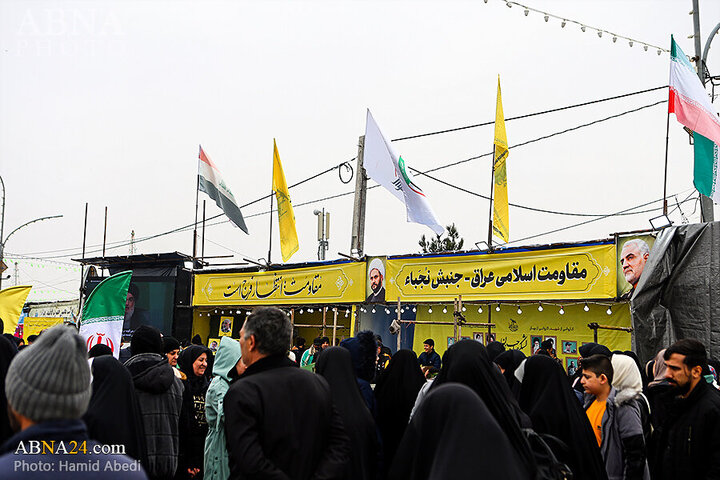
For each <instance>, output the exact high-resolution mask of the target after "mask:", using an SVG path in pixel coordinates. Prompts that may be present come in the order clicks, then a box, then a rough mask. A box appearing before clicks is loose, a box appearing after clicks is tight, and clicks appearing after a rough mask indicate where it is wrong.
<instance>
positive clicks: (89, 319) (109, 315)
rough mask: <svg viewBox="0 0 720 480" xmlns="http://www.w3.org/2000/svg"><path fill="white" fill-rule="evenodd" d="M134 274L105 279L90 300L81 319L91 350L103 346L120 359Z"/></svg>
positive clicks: (84, 336)
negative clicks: (100, 344)
mask: <svg viewBox="0 0 720 480" xmlns="http://www.w3.org/2000/svg"><path fill="white" fill-rule="evenodd" d="M131 277H132V271H127V272H120V273H116V274H115V275H113V276H111V277H108V278H106V279H105V280H103V281H102V282H100V283H99V284H98V286H97V287H95V289H94V290H93V291H92V292H91V293H90V295H89V296H88V299H87V301H86V302H85V305H84V306H83V309H82V313H81V315H80V335H81V336H82V337H83V338H84V339H85V342H86V344H87V348H88V350H90V349H91V348H92V347H93V346H95V345H97V344H99V343H104V344H105V345H107V346H108V347H110V349H111V350H112V352H113V356H114V357H115V358H118V356H119V355H120V343H121V341H122V328H123V321H124V320H125V301H126V299H127V292H128V287H129V286H130V279H131Z"/></svg>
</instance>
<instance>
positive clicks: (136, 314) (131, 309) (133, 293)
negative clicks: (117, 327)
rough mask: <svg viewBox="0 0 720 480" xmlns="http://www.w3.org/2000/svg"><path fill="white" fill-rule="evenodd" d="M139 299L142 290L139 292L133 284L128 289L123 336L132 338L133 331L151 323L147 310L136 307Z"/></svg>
mask: <svg viewBox="0 0 720 480" xmlns="http://www.w3.org/2000/svg"><path fill="white" fill-rule="evenodd" d="M139 299H140V290H138V287H137V285H135V284H134V283H131V284H130V287H128V293H127V300H125V321H124V322H123V336H127V337H131V336H132V331H133V330H135V329H136V328H138V327H139V326H140V325H148V324H149V323H150V315H148V312H147V310H145V309H143V308H140V307H136V306H135V305H136V303H137V301H138V300H139ZM126 332H127V333H126Z"/></svg>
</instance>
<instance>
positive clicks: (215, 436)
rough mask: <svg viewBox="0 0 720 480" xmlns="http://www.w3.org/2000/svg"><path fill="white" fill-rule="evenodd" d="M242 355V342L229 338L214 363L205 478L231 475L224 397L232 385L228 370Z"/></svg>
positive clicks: (208, 404)
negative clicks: (226, 437) (226, 438)
mask: <svg viewBox="0 0 720 480" xmlns="http://www.w3.org/2000/svg"><path fill="white" fill-rule="evenodd" d="M240 356H241V352H240V343H239V342H238V341H237V340H233V339H232V338H230V337H223V338H222V339H221V340H220V346H219V347H218V350H217V353H216V354H215V364H214V365H213V372H212V373H213V380H212V382H211V383H210V387H209V388H208V391H207V393H206V394H205V418H206V419H207V423H208V434H207V438H206V439H205V472H204V478H205V480H218V479H222V480H225V479H227V478H229V477H230V465H229V460H228V452H227V447H226V445H225V412H224V410H223V400H224V399H225V394H226V393H227V391H228V389H229V388H230V379H229V378H228V372H230V370H232V369H233V368H235V365H236V364H237V362H238V360H240Z"/></svg>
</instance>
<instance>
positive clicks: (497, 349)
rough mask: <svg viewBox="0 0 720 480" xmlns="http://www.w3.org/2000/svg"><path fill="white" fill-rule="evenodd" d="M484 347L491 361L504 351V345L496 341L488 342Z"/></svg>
mask: <svg viewBox="0 0 720 480" xmlns="http://www.w3.org/2000/svg"><path fill="white" fill-rule="evenodd" d="M485 348H486V349H487V353H488V357H490V361H491V362H494V361H495V359H496V358H497V356H498V355H500V354H501V353H503V352H504V351H505V345H503V343H502V342H498V341H492V342H488V344H487V347H485Z"/></svg>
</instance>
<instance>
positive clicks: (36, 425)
mask: <svg viewBox="0 0 720 480" xmlns="http://www.w3.org/2000/svg"><path fill="white" fill-rule="evenodd" d="M5 393H6V395H7V399H8V410H9V414H10V421H11V424H12V425H13V427H14V429H15V430H19V432H18V433H17V434H15V435H14V436H13V437H11V438H10V439H9V440H8V441H7V442H5V444H4V445H2V447H0V472H2V478H3V479H14V478H29V477H32V478H53V479H54V480H62V479H66V478H67V479H69V478H73V479H74V478H97V477H98V476H102V477H103V478H106V477H107V478H119V479H146V478H147V477H146V476H145V473H144V472H143V469H142V467H141V466H140V464H139V462H136V461H134V460H132V459H131V458H129V457H126V456H125V455H117V454H109V453H103V452H109V451H111V449H110V448H108V447H105V449H103V446H102V445H99V444H98V443H97V442H94V441H93V440H91V439H89V438H88V434H87V429H86V427H85V424H84V423H83V422H82V420H81V417H82V415H83V414H84V413H85V411H86V410H87V407H88V403H89V402H90V367H89V366H88V361H87V346H86V345H85V341H84V340H83V338H82V337H81V336H80V335H78V334H77V333H76V331H75V330H74V329H73V328H71V327H67V326H64V325H58V326H55V327H53V328H50V329H49V330H47V331H46V332H44V333H43V334H42V336H41V337H40V338H38V339H37V341H35V342H34V343H33V344H32V345H31V346H29V347H27V348H25V349H23V351H22V352H20V353H19V354H18V355H17V356H16V357H15V358H14V359H13V361H12V363H11V364H10V368H9V369H8V372H7V376H6V378H5ZM108 414H109V415H112V412H108ZM121 448H122V447H115V451H118V450H119V449H121ZM120 451H121V450H120ZM70 452H72V453H74V455H71V454H69V453H70ZM98 472H102V473H98Z"/></svg>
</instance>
